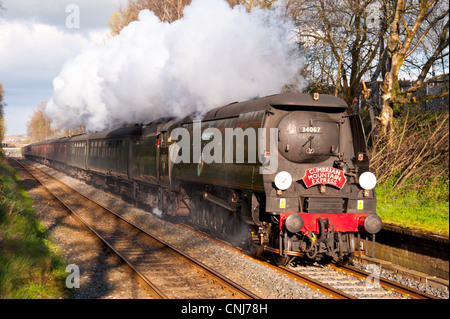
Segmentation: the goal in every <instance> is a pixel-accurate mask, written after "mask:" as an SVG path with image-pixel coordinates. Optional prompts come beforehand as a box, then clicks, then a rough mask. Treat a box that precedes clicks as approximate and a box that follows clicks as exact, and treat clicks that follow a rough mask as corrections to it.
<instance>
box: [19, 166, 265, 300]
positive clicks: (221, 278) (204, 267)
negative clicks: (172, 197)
mask: <svg viewBox="0 0 450 319" xmlns="http://www.w3.org/2000/svg"><path fill="white" fill-rule="evenodd" d="M20 164H21V165H22V163H20ZM22 166H23V165H22ZM23 167H24V166H23ZM25 169H27V168H25ZM35 169H38V168H35ZM27 171H29V170H28V169H27ZM40 171H41V172H42V173H44V174H46V175H48V176H50V178H52V179H54V180H56V181H58V180H57V179H55V178H54V177H52V176H51V175H49V174H48V173H46V172H44V171H42V170H40ZM30 174H32V173H31V172H30ZM32 175H33V174H32ZM33 176H34V175H33ZM34 177H35V176H34ZM35 178H36V177H35ZM36 179H37V180H38V181H39V182H40V183H41V184H42V185H44V184H43V183H42V182H41V181H40V180H39V179H38V178H36ZM58 182H59V183H62V182H61V181H58ZM62 184H63V185H65V184H64V183H62ZM65 186H66V187H68V188H70V189H71V190H72V191H73V192H75V193H77V194H78V195H80V196H82V197H84V198H86V199H87V200H88V201H90V202H91V203H93V204H94V205H96V206H98V207H100V208H101V209H103V210H105V211H107V212H109V213H110V214H112V215H113V216H115V217H117V218H119V219H121V220H122V221H124V222H126V223H127V224H129V225H130V226H132V227H134V228H136V229H137V230H139V231H140V232H142V233H144V234H146V235H147V236H149V237H150V238H152V239H153V240H154V241H156V242H158V243H160V244H162V245H164V246H165V247H167V248H169V249H170V250H171V251H172V252H174V253H176V254H178V255H179V256H181V257H182V258H184V259H187V260H188V261H189V262H191V263H193V264H196V265H197V266H199V267H200V268H201V269H202V270H204V271H206V272H207V273H208V274H210V276H212V277H214V278H215V279H217V280H218V281H219V282H221V283H222V285H225V286H227V287H228V289H229V290H232V291H233V292H234V293H236V294H239V295H243V296H244V298H248V299H260V297H259V296H257V295H255V294H253V293H252V292H251V291H249V290H247V289H245V288H244V287H242V286H240V285H239V284H237V283H235V282H234V281H232V280H230V279H228V278H226V277H225V276H223V275H222V274H220V273H218V272H217V271H215V270H213V269H212V268H210V267H208V266H207V265H205V264H203V263H202V262H200V261H198V260H196V259H195V258H193V257H191V256H189V255H187V254H185V253H183V252H182V251H180V250H179V249H177V248H175V247H173V246H172V245H170V244H169V243H167V242H165V241H163V240H162V239H160V238H158V237H156V236H154V235H153V234H151V233H149V232H147V231H146V230H144V229H142V228H140V227H139V226H137V225H135V224H133V223H132V222H130V221H129V220H127V219H125V218H123V217H122V216H120V215H119V214H117V213H115V212H113V211H112V210H110V209H109V208H107V207H105V206H103V205H101V204H99V203H97V202H96V201H94V200H93V199H91V198H89V196H86V195H84V194H81V193H80V192H78V191H77V190H75V189H73V188H71V187H69V186H67V185H65ZM44 187H45V185H44ZM45 188H46V189H48V188H47V187H45ZM49 192H50V193H52V192H51V191H50V190H49ZM52 195H53V196H55V198H57V199H58V201H60V202H61V203H62V204H63V205H64V206H65V207H66V208H67V209H68V210H70V211H71V212H73V211H72V210H71V209H70V208H69V207H68V206H67V205H66V204H65V203H64V202H63V201H62V200H61V199H59V197H58V196H57V195H56V194H53V193H52ZM73 213H74V215H75V216H77V217H78V218H79V219H80V220H81V221H82V222H83V223H84V224H85V225H86V226H87V227H88V228H89V229H90V230H91V231H93V232H94V233H95V234H96V235H97V236H98V237H100V238H101V239H102V241H103V242H104V243H105V244H106V245H107V246H108V247H110V248H111V249H112V250H113V251H114V252H115V253H116V254H117V255H119V256H120V258H121V259H122V260H124V261H125V262H126V263H127V265H129V266H130V267H131V268H132V269H133V270H134V271H135V272H136V273H137V274H138V276H139V278H141V280H143V281H144V283H145V284H146V285H149V287H150V288H151V289H152V290H156V293H157V294H158V295H160V296H161V298H163V299H167V298H168V297H167V296H166V295H164V293H162V292H161V291H160V290H159V289H158V288H157V287H156V286H155V285H153V283H151V281H150V280H148V279H147V278H146V277H145V276H144V275H142V273H140V272H139V270H137V269H136V268H135V267H134V266H132V265H131V263H129V262H128V261H127V260H126V258H125V257H123V256H122V255H121V254H120V253H119V252H118V251H117V250H116V249H114V248H113V247H112V246H111V245H110V244H109V243H108V242H107V241H106V240H105V239H104V238H103V237H102V236H101V235H100V234H98V233H97V232H96V231H95V230H94V229H93V228H92V227H90V226H89V225H88V224H87V223H86V222H85V221H84V220H83V219H82V218H81V217H79V216H78V215H77V214H76V213H75V212H73Z"/></svg>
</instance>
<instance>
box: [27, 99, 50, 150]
mask: <svg viewBox="0 0 450 319" xmlns="http://www.w3.org/2000/svg"><path fill="white" fill-rule="evenodd" d="M46 105H47V102H46V101H43V102H40V103H39V104H38V106H37V109H36V111H34V113H33V115H32V116H31V119H30V121H29V122H28V125H27V126H28V127H27V131H28V135H29V136H30V141H31V142H38V141H43V140H46V139H49V138H50V137H51V135H52V130H51V127H50V125H51V119H50V118H49V117H48V116H47V115H46V114H45V112H44V109H45V106H46Z"/></svg>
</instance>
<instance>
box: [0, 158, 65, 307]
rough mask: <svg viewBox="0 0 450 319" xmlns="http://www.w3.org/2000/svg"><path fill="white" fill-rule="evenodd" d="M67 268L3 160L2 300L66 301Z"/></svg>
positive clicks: (0, 166)
mask: <svg viewBox="0 0 450 319" xmlns="http://www.w3.org/2000/svg"><path fill="white" fill-rule="evenodd" d="M65 266H66V265H65V262H64V261H63V259H62V258H61V257H60V254H59V252H58V250H57V248H56V247H55V246H54V245H53V244H52V243H51V242H50V241H49V240H48V239H47V232H46V229H45V227H44V226H43V225H42V223H40V222H39V221H38V219H37V216H36V214H35V213H34V209H33V205H32V202H31V199H30V198H29V196H28V195H27V193H26V191H25V190H24V189H23V188H22V186H21V183H20V178H19V176H18V175H17V173H16V172H15V171H14V169H13V168H12V167H10V166H9V165H8V164H7V163H6V162H5V161H4V160H3V159H2V158H0V298H8V299H39V298H52V299H54V298H64V297H67V296H68V295H69V293H70V292H69V290H68V289H67V288H66V287H65V277H66V276H67V274H66V273H65Z"/></svg>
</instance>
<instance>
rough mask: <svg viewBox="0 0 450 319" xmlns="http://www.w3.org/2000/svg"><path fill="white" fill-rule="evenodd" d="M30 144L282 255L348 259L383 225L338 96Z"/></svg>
mask: <svg viewBox="0 0 450 319" xmlns="http://www.w3.org/2000/svg"><path fill="white" fill-rule="evenodd" d="M71 140H72V141H71ZM49 145H58V147H55V146H54V147H53V150H58V152H57V153H56V151H52V148H51V147H50V148H49ZM44 149H45V151H44ZM62 150H65V153H64V154H65V155H63V151H62ZM52 152H53V153H52ZM23 153H24V156H25V157H27V158H29V159H34V160H39V161H45V162H46V163H47V164H49V165H53V166H55V167H57V168H58V169H61V170H64V171H66V172H70V173H72V175H76V176H77V177H79V178H81V179H85V180H87V181H89V182H91V183H93V184H96V185H100V186H101V187H103V188H109V189H111V190H113V191H115V192H116V193H119V194H122V195H124V196H126V197H127V198H129V199H131V200H133V201H136V202H139V203H141V204H144V205H147V206H148V207H150V208H151V209H152V210H153V211H154V212H155V211H156V210H157V211H158V213H161V214H163V215H164V216H172V217H177V218H183V219H186V220H188V221H189V222H190V223H192V224H193V225H195V226H196V227H198V228H200V229H203V230H206V231H208V232H210V233H211V234H213V235H214V236H217V237H220V238H224V239H226V240H228V241H230V242H232V243H233V244H234V245H241V246H242V245H247V246H248V247H251V249H253V250H254V251H255V253H257V254H260V253H263V252H264V251H266V252H269V253H271V254H273V256H274V258H275V260H276V262H277V263H279V264H286V263H287V262H289V261H290V260H292V259H294V258H307V259H311V260H320V259H323V258H330V259H334V260H343V259H345V258H347V257H348V256H351V255H352V254H353V253H354V252H355V251H356V250H357V249H358V244H357V240H356V238H357V237H359V236H358V235H359V234H360V233H368V234H375V233H377V232H378V231H379V230H380V229H381V219H380V218H379V217H378V215H377V214H376V195H375V190H374V187H375V184H376V178H375V176H374V175H373V174H372V173H370V172H369V160H368V154H367V150H366V143H365V136H364V131H363V127H362V124H361V120H360V118H359V115H357V114H350V113H349V112H348V111H347V105H346V103H345V102H344V101H342V100H341V99H339V98H337V97H334V96H331V95H318V94H299V93H286V94H277V95H272V96H268V97H264V98H257V99H253V100H250V101H247V102H239V103H238V102H236V103H231V104H229V105H225V106H222V107H219V108H216V109H213V110H211V111H209V112H207V113H206V114H204V115H203V116H201V117H199V116H198V114H192V115H190V116H187V117H185V118H183V119H177V118H173V117H168V118H161V119H157V120H154V121H152V122H150V123H148V124H146V125H136V126H133V127H129V128H121V129H118V130H110V131H106V132H100V133H91V134H84V135H80V136H76V137H71V138H64V139H59V140H53V141H48V142H41V143H38V144H35V145H29V146H27V147H25V148H24V150H23ZM78 156H79V157H80V158H78ZM75 157H76V159H77V160H76V161H74V158H75ZM112 163H116V164H112Z"/></svg>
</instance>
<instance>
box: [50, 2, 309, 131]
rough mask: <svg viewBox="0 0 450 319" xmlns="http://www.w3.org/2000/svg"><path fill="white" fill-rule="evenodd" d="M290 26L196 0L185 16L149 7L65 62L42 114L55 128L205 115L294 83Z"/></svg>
mask: <svg viewBox="0 0 450 319" xmlns="http://www.w3.org/2000/svg"><path fill="white" fill-rule="evenodd" d="M294 30H295V28H294V25H293V24H292V23H291V22H289V21H286V20H285V19H284V18H283V17H282V15H281V14H280V13H279V12H278V11H277V10H262V9H254V10H252V11H251V12H246V10H245V8H244V7H243V6H236V7H234V8H233V9H232V8H231V7H230V6H229V5H228V3H227V2H225V1H224V0H193V1H192V4H191V5H190V6H187V7H186V8H185V10H184V17H183V18H182V19H180V20H177V21H175V22H173V23H170V24H169V23H163V22H161V21H160V20H159V19H158V18H157V17H156V16H155V15H154V14H153V12H150V11H148V10H144V11H141V12H140V14H139V20H138V21H134V22H132V23H130V24H129V25H128V26H127V27H125V28H124V29H123V30H122V31H121V33H120V34H119V35H117V36H115V37H112V38H109V39H107V40H106V41H105V43H104V44H103V45H102V46H97V47H92V48H91V49H89V50H87V51H85V52H83V53H81V54H80V55H78V56H77V57H76V58H74V59H72V60H70V61H68V62H66V63H65V65H64V66H63V68H62V70H61V72H60V74H59V75H58V77H56V78H55V79H54V80H53V87H54V89H53V96H52V98H51V100H50V102H49V103H48V105H47V108H46V113H47V114H48V115H49V116H50V117H51V118H52V119H53V123H55V124H56V125H57V126H63V127H70V126H73V125H79V124H82V123H84V124H86V128H87V129H88V130H101V129H106V128H108V127H111V126H113V125H117V124H120V123H124V122H126V123H135V122H139V123H141V122H143V123H147V122H149V121H151V120H152V119H155V118H157V117H160V116H168V115H175V116H185V115H187V114H189V113H190V112H193V111H199V112H200V113H203V112H205V111H207V110H209V109H212V108H214V107H217V106H221V105H224V104H227V103H230V102H233V101H237V100H239V101H243V100H248V99H250V98H253V97H256V96H265V95H268V94H273V93H279V92H280V91H281V89H282V87H283V86H284V85H285V84H295V83H299V80H300V79H299V78H298V71H299V69H300V67H301V64H302V58H301V55H300V53H299V50H298V46H297V44H296V43H295V38H294V37H295V33H294Z"/></svg>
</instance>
